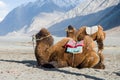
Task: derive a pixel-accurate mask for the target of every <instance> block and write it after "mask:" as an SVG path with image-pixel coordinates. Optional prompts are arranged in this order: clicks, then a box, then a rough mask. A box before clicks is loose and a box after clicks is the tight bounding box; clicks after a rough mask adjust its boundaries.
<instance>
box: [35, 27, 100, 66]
mask: <svg viewBox="0 0 120 80" xmlns="http://www.w3.org/2000/svg"><path fill="white" fill-rule="evenodd" d="M71 39H72V38H68V37H66V38H63V39H62V40H61V41H59V42H57V43H56V44H54V45H53V42H54V41H53V37H52V36H51V34H50V32H48V31H47V29H45V28H43V29H41V30H40V32H38V33H37V34H36V49H35V55H36V59H37V62H38V65H39V66H43V67H45V66H47V68H49V67H48V66H50V65H52V67H53V68H60V67H67V66H71V67H75V68H98V66H97V65H99V64H98V63H99V61H100V58H99V56H98V55H97V54H96V51H95V50H94V45H95V44H94V42H93V39H92V38H91V37H89V36H85V37H84V39H83V40H84V46H83V48H82V49H83V52H81V53H76V54H74V55H73V54H72V53H68V52H66V46H65V45H66V44H67V42H68V41H69V40H71Z"/></svg>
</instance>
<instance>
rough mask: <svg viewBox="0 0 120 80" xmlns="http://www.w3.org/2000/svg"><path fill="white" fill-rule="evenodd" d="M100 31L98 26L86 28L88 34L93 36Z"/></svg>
mask: <svg viewBox="0 0 120 80" xmlns="http://www.w3.org/2000/svg"><path fill="white" fill-rule="evenodd" d="M97 31H98V26H92V27H86V33H87V34H89V35H91V34H94V33H95V32H97Z"/></svg>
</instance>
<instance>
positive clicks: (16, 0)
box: [0, 0, 36, 21]
mask: <svg viewBox="0 0 120 80" xmlns="http://www.w3.org/2000/svg"><path fill="white" fill-rule="evenodd" d="M33 1H36V0H0V21H1V20H3V18H4V17H5V16H6V15H7V14H8V13H9V12H10V11H11V10H12V9H14V8H15V7H17V6H19V5H21V4H26V3H28V2H33Z"/></svg>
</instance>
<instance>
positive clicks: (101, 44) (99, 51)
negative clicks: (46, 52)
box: [97, 40, 104, 53]
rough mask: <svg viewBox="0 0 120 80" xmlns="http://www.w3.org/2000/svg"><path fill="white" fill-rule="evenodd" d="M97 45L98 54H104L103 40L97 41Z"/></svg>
mask: <svg viewBox="0 0 120 80" xmlns="http://www.w3.org/2000/svg"><path fill="white" fill-rule="evenodd" d="M97 44H98V53H102V51H103V49H104V44H103V41H102V40H97Z"/></svg>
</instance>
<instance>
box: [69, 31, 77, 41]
mask: <svg viewBox="0 0 120 80" xmlns="http://www.w3.org/2000/svg"><path fill="white" fill-rule="evenodd" d="M67 37H70V38H72V39H74V40H75V41H76V35H75V33H67Z"/></svg>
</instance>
